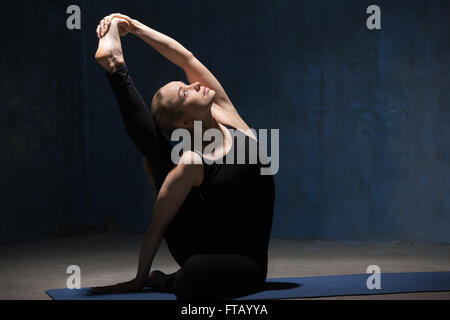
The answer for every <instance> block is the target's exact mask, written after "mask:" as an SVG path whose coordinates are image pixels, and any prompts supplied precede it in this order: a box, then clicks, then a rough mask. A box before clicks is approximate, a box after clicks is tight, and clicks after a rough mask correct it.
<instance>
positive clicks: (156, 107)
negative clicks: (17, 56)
mask: <svg viewBox="0 0 450 320" xmlns="http://www.w3.org/2000/svg"><path fill="white" fill-rule="evenodd" d="M151 113H152V115H153V119H154V121H155V125H156V127H157V128H158V129H159V130H160V131H161V132H164V133H166V134H167V135H168V136H169V137H170V136H171V135H172V131H173V130H175V124H176V122H177V121H179V120H180V119H181V117H182V116H183V114H184V113H183V110H182V109H181V108H178V105H177V104H174V103H168V102H166V101H164V99H163V95H162V93H161V89H159V90H158V91H157V92H156V93H155V95H154V96H153V100H152V105H151ZM144 169H145V172H146V173H147V177H148V179H149V181H150V182H151V184H152V185H153V195H156V190H157V186H156V181H155V177H154V175H153V172H152V169H151V166H150V163H149V162H148V160H147V159H146V158H144Z"/></svg>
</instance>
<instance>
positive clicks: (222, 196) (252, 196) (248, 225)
mask: <svg viewBox="0 0 450 320" xmlns="http://www.w3.org/2000/svg"><path fill="white" fill-rule="evenodd" d="M226 127H227V129H228V130H229V131H230V133H231V136H232V138H233V141H232V146H231V149H230V151H229V152H228V153H227V155H225V156H224V157H223V158H222V160H223V164H219V163H216V162H214V163H208V161H206V160H205V158H204V157H203V156H202V159H203V165H204V178H203V182H202V184H201V185H200V186H199V187H197V188H194V189H193V193H197V194H198V196H199V197H200V198H201V199H202V203H203V210H204V211H203V212H204V215H205V222H206V223H207V225H205V228H210V229H209V230H210V231H211V234H210V239H211V243H210V244H211V245H213V247H214V248H216V249H219V248H220V249H221V250H222V252H225V251H227V250H228V251H229V250H234V251H235V252H236V253H242V254H245V255H248V256H252V257H254V258H256V259H258V260H259V261H261V262H264V263H266V262H267V250H268V243H269V239H270V233H271V229H272V218H273V206H274V200H275V186H274V179H273V176H272V175H262V174H261V168H264V167H268V166H269V165H264V164H263V163H262V162H261V158H260V156H259V148H260V145H259V143H258V142H257V141H256V140H255V139H253V138H251V137H249V136H248V135H246V134H245V133H243V132H242V131H240V130H236V129H234V128H232V127H229V126H226ZM233 131H234V134H233ZM239 143H242V146H245V147H243V148H239V147H238V144H239ZM252 148H253V149H252ZM242 152H244V154H242ZM264 152H265V150H264ZM252 155H253V159H254V160H256V161H254V162H256V163H250V160H251V158H252V157H251V156H252ZM239 159H240V160H241V162H239V163H238V160H239ZM227 160H232V163H228V161H227ZM242 160H243V162H244V163H242ZM240 163H241V164H240ZM213 239H214V240H213Z"/></svg>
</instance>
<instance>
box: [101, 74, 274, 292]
mask: <svg viewBox="0 0 450 320" xmlns="http://www.w3.org/2000/svg"><path fill="white" fill-rule="evenodd" d="M107 78H108V80H109V82H110V84H111V88H112V90H113V92H114V94H115V96H116V98H117V101H118V103H119V108H120V112H121V114H122V118H123V121H124V124H125V127H126V130H127V133H128V135H129V137H130V138H131V140H132V141H133V143H134V145H135V146H136V147H137V148H138V149H139V151H140V152H141V153H142V154H143V156H144V157H145V158H146V159H147V161H148V162H149V164H150V166H151V170H152V172H153V175H154V178H155V183H156V188H157V190H158V191H159V189H160V188H161V186H162V184H163V182H164V179H165V177H166V176H167V174H168V173H169V171H170V170H171V168H172V161H171V157H170V154H171V150H172V145H171V144H170V142H169V141H168V140H167V139H166V138H165V137H164V136H163V135H162V134H161V133H160V132H159V130H157V128H156V126H155V123H154V120H153V117H152V114H151V112H150V111H149V110H148V107H147V105H146V104H145V102H144V101H143V99H142V97H141V96H140V94H139V93H138V92H137V90H136V88H135V86H134V84H133V82H132V80H131V77H130V75H129V73H128V69H127V67H126V66H125V65H124V66H123V67H121V68H119V69H118V70H117V71H116V72H114V73H112V74H107ZM205 241H208V240H207V239H205ZM177 242H179V244H180V245H179V247H180V250H184V249H182V248H183V239H176V241H175V244H174V243H173V241H172V248H171V251H172V253H174V251H175V253H176V250H177ZM174 247H175V248H174ZM191 249H192V252H195V251H196V250H195V248H191ZM175 256H179V255H177V254H175ZM178 261H179V260H178ZM179 263H180V262H179ZM180 266H181V268H180V269H179V270H178V271H177V272H176V274H175V275H174V277H172V281H170V287H171V292H173V293H174V294H175V295H176V296H177V299H179V300H190V299H231V298H237V297H240V296H245V295H248V294H251V293H253V292H257V291H259V290H260V289H261V287H262V285H263V284H264V281H265V278H266V274H267V268H266V267H265V266H264V265H263V264H261V263H259V262H257V261H256V260H255V259H253V258H251V257H247V256H244V255H239V254H192V255H191V256H189V257H188V258H187V259H183V260H182V261H181V264H180Z"/></svg>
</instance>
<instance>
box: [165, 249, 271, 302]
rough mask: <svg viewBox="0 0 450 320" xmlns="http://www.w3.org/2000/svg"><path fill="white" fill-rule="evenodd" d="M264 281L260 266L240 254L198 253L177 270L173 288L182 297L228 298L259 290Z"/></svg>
mask: <svg viewBox="0 0 450 320" xmlns="http://www.w3.org/2000/svg"><path fill="white" fill-rule="evenodd" d="M264 281H265V277H262V274H261V268H260V266H259V265H258V264H257V263H253V261H251V260H248V258H247V257H243V256H242V257H241V256H237V255H195V256H192V257H190V258H189V259H188V260H186V262H185V263H184V265H183V266H182V268H180V270H178V272H177V274H176V275H175V278H174V281H173V290H174V293H175V295H176V296H177V298H178V299H180V300H186V299H228V298H233V297H239V296H244V295H246V294H251V293H252V292H255V291H258V290H259V289H260V288H261V287H262V285H263V283H264Z"/></svg>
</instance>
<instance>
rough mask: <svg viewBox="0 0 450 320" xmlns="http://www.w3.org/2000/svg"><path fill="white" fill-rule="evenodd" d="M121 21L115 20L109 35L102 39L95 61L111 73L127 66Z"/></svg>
mask: <svg viewBox="0 0 450 320" xmlns="http://www.w3.org/2000/svg"><path fill="white" fill-rule="evenodd" d="M118 24H119V20H118V19H113V21H112V22H111V25H110V27H109V30H108V33H107V34H106V35H105V36H104V37H103V38H101V39H100V41H99V43H98V49H97V52H96V53H95V60H96V61H97V62H98V63H99V64H100V65H101V66H102V67H103V68H104V69H105V70H106V71H108V72H109V73H113V72H114V71H116V70H117V69H118V68H119V67H120V66H122V65H124V64H125V60H124V58H123V53H122V44H121V42H120V35H119V26H118Z"/></svg>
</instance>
